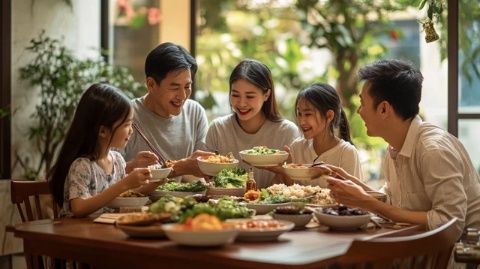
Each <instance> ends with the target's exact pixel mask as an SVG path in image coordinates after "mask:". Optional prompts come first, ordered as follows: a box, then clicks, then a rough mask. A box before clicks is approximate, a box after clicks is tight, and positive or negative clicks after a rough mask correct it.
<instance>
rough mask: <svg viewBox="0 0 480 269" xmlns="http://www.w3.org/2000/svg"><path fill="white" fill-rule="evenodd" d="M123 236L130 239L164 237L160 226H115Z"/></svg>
mask: <svg viewBox="0 0 480 269" xmlns="http://www.w3.org/2000/svg"><path fill="white" fill-rule="evenodd" d="M115 226H116V227H117V228H118V229H120V230H122V231H123V232H124V233H125V234H127V235H128V236H131V237H165V232H164V231H163V229H162V225H161V224H152V225H148V226H131V225H120V224H116V225H115Z"/></svg>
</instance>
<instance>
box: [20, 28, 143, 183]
mask: <svg viewBox="0 0 480 269" xmlns="http://www.w3.org/2000/svg"><path fill="white" fill-rule="evenodd" d="M26 50H27V51H28V52H30V53H32V54H33V55H34V58H33V59H32V61H31V62H30V63H28V64H27V65H26V66H24V67H22V68H20V78H21V79H23V80H26V81H28V83H29V84H30V85H31V86H32V90H38V97H39V100H40V102H39V103H38V104H37V105H36V106H35V112H33V113H32V115H31V119H32V120H33V123H32V124H31V126H29V128H28V139H29V140H30V141H31V142H32V144H33V145H34V149H33V150H31V151H29V153H30V155H27V156H19V154H18V153H17V161H18V162H19V163H20V165H21V166H22V168H23V169H24V174H25V176H26V177H28V178H38V177H39V176H40V173H41V172H42V171H49V170H50V168H51V167H52V164H53V160H54V157H55V154H56V152H57V150H58V148H59V146H60V145H61V143H62V141H63V138H64V136H65V134H66V132H67V130H68V127H69V125H70V121H71V118H72V116H73V114H74V112H75V108H76V105H77V103H78V100H79V98H80V96H81V94H82V93H83V91H84V90H85V89H86V88H88V86H89V85H91V84H92V83H95V82H107V83H110V84H112V85H114V86H116V87H118V88H120V89H123V90H124V91H125V93H126V94H127V95H128V96H130V97H133V96H135V95H138V94H139V93H140V92H142V91H144V86H142V85H141V84H139V83H137V82H135V81H134V79H133V77H132V76H131V75H130V74H129V72H128V70H127V69H125V68H121V67H112V66H110V65H108V64H106V63H105V62H103V61H102V60H101V59H86V60H80V59H77V58H76V57H75V56H74V55H73V54H72V52H71V51H69V50H68V49H67V48H66V47H65V46H64V45H63V44H62V42H61V41H60V40H58V39H52V38H49V37H46V36H45V34H44V32H42V33H41V34H40V35H39V36H38V37H37V38H34V39H32V40H31V41H30V46H29V47H27V48H26ZM35 156H39V158H38V159H39V160H38V162H36V163H34V164H32V162H33V161H32V160H34V159H36V158H35Z"/></svg>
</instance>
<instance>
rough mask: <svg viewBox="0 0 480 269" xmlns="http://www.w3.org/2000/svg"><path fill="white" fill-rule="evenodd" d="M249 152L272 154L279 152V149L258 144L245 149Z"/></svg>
mask: <svg viewBox="0 0 480 269" xmlns="http://www.w3.org/2000/svg"><path fill="white" fill-rule="evenodd" d="M245 152H246V153H247V154H253V155H270V154H275V153H277V152H279V150H278V149H271V148H268V147H265V146H256V147H253V148H251V149H248V150H246V151H245Z"/></svg>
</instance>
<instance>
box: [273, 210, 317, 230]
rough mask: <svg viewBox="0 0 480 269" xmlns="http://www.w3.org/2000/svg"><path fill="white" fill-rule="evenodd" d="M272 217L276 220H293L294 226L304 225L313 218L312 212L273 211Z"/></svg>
mask: <svg viewBox="0 0 480 269" xmlns="http://www.w3.org/2000/svg"><path fill="white" fill-rule="evenodd" d="M272 217H273V218H274V219H276V220H286V221H290V222H293V223H294V224H295V227H297V228H301V227H305V225H307V224H308V223H309V222H310V220H311V219H312V218H313V214H312V213H310V214H278V213H273V215H272Z"/></svg>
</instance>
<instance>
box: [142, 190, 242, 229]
mask: <svg viewBox="0 0 480 269" xmlns="http://www.w3.org/2000/svg"><path fill="white" fill-rule="evenodd" d="M148 211H149V212H151V213H156V214H161V213H169V214H171V219H172V221H175V222H181V223H183V222H184V221H185V220H186V219H187V218H189V217H192V218H193V217H195V216H197V215H199V214H202V213H207V214H210V215H215V216H217V217H218V218H219V219H221V220H225V219H233V218H248V217H250V215H251V212H250V210H249V209H248V208H247V207H246V206H245V205H241V204H239V203H238V202H237V201H235V200H233V199H232V198H229V197H224V198H221V199H220V200H218V202H217V203H215V204H212V203H198V202H197V201H196V200H195V199H194V198H192V197H183V198H180V197H173V196H170V195H166V196H164V197H162V198H160V199H159V200H157V201H156V202H155V203H153V204H151V205H150V207H149V209H148Z"/></svg>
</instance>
